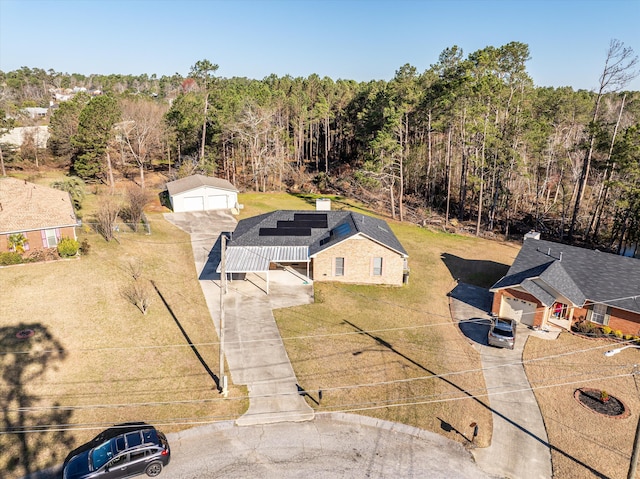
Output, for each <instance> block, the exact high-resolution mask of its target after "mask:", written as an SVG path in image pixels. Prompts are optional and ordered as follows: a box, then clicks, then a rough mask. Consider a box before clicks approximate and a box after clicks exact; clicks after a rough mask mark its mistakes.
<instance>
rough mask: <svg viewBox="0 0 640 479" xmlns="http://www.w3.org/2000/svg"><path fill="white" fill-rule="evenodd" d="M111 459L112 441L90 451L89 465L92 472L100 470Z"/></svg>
mask: <svg viewBox="0 0 640 479" xmlns="http://www.w3.org/2000/svg"><path fill="white" fill-rule="evenodd" d="M112 457H113V439H112V440H110V441H107V442H105V443H104V444H100V445H99V446H98V447H96V448H94V449H93V450H92V451H91V465H92V467H93V470H94V471H95V470H97V469H100V468H101V467H102V466H104V465H105V464H106V463H107V462H108V461H109V460H110V459H111V458H112Z"/></svg>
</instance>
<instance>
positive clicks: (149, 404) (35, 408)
mask: <svg viewBox="0 0 640 479" xmlns="http://www.w3.org/2000/svg"><path fill="white" fill-rule="evenodd" d="M606 347H610V346H608V345H601V346H594V347H591V348H585V349H581V350H574V351H569V352H564V353H558V354H553V355H549V356H544V357H541V358H533V359H529V360H524V361H513V362H509V363H505V364H500V365H496V366H490V367H482V368H476V369H467V370H462V371H450V372H446V373H442V374H432V375H425V376H417V377H411V378H403V379H395V380H389V381H377V382H372V383H361V384H352V385H346V386H334V387H323V388H322V390H323V392H330V391H341V390H350V389H357V388H365V387H378V386H390V385H395V384H402V383H410V382H415V381H425V380H431V379H445V378H449V377H452V376H459V375H464V374H472V373H479V372H483V373H484V371H487V370H492V369H501V368H505V367H510V366H519V365H524V364H528V363H535V362H540V361H548V360H552V359H557V358H559V357H565V356H570V355H573V354H580V353H584V352H589V351H594V350H598V349H603V348H606ZM620 367H621V366H613V365H612V366H610V367H609V368H608V369H611V368H616V369H617V368H620ZM599 369H601V368H599ZM589 373H590V372H589ZM583 374H587V373H583ZM626 375H628V374H626ZM622 376H625V375H622ZM612 377H618V376H608V378H612ZM606 378H607V377H603V378H599V379H606ZM542 387H543V386H540V388H542ZM483 389H484V388H483ZM530 389H536V387H532V388H530ZM287 395H299V392H297V391H292V392H291V393H281V394H273V395H261V396H238V397H232V398H228V399H225V398H220V397H218V398H212V399H187V400H174V401H152V402H143V403H116V404H94V405H84V406H63V405H60V406H32V407H24V408H20V407H19V408H7V411H22V412H28V411H43V410H84V409H108V408H125V407H156V406H168V405H177V404H182V405H184V404H202V403H216V402H220V401H225V400H246V399H249V400H250V399H252V398H266V397H279V396H287Z"/></svg>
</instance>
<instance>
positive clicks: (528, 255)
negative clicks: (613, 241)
mask: <svg viewBox="0 0 640 479" xmlns="http://www.w3.org/2000/svg"><path fill="white" fill-rule="evenodd" d="M534 278H539V279H540V280H541V281H542V282H543V283H545V284H546V285H548V286H549V287H551V288H553V289H554V290H556V291H558V292H559V293H561V294H563V295H564V296H566V297H567V298H568V299H570V300H571V301H573V302H574V303H575V304H580V305H582V304H584V302H585V301H595V302H600V303H605V304H608V305H609V306H612V307H615V308H619V309H624V310H627V311H632V312H635V313H640V260H638V259H635V258H627V257H624V256H618V255H614V254H610V253H603V252H601V251H597V250H589V249H585V248H578V247H576V246H569V245H565V244H561V243H554V242H551V241H544V240H536V239H531V238H529V239H526V240H525V241H524V243H523V245H522V248H521V250H520V252H519V253H518V256H517V257H516V259H515V261H514V262H513V265H511V268H509V271H508V272H507V275H506V276H504V277H503V278H501V279H500V280H499V281H498V282H497V283H496V284H494V285H493V286H492V288H491V289H492V290H497V289H501V288H506V287H509V286H519V285H520V286H522V285H523V283H524V282H525V281H526V280H527V279H534ZM536 283H537V284H538V285H539V284H540V283H538V282H536ZM538 293H540V292H539V291H538ZM532 294H533V293H532ZM540 295H541V296H544V295H543V294H540ZM534 296H536V295H535V294H534ZM536 297H538V296H536ZM539 299H540V300H541V301H542V299H543V298H539Z"/></svg>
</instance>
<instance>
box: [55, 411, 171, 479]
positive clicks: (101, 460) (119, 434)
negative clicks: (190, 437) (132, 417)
mask: <svg viewBox="0 0 640 479" xmlns="http://www.w3.org/2000/svg"><path fill="white" fill-rule="evenodd" d="M170 457H171V450H170V449H169V442H168V441H167V438H166V437H165V435H164V434H162V433H161V432H160V431H158V430H156V428H154V427H153V426H151V425H149V424H145V423H126V424H118V425H116V426H114V427H112V428H109V429H107V430H105V431H103V432H101V433H100V434H98V435H97V436H96V437H95V438H93V439H92V440H91V441H89V442H88V443H86V444H83V445H82V446H80V447H78V448H77V449H74V450H73V451H72V452H71V453H70V454H69V455H68V456H67V458H66V459H65V461H64V466H63V478H64V479H94V478H95V479H121V478H125V477H131V476H137V475H140V474H147V475H148V476H150V477H154V476H157V475H158V474H160V472H162V468H163V467H165V466H166V465H167V464H169V459H170Z"/></svg>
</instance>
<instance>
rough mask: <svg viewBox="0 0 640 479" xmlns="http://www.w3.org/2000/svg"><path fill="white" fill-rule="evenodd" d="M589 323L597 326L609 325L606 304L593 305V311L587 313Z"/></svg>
mask: <svg viewBox="0 0 640 479" xmlns="http://www.w3.org/2000/svg"><path fill="white" fill-rule="evenodd" d="M588 319H589V321H591V322H594V323H598V324H605V325H606V324H608V323H609V307H608V306H607V305H606V304H601V303H595V304H594V305H593V309H592V310H591V311H589V316H588Z"/></svg>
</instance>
